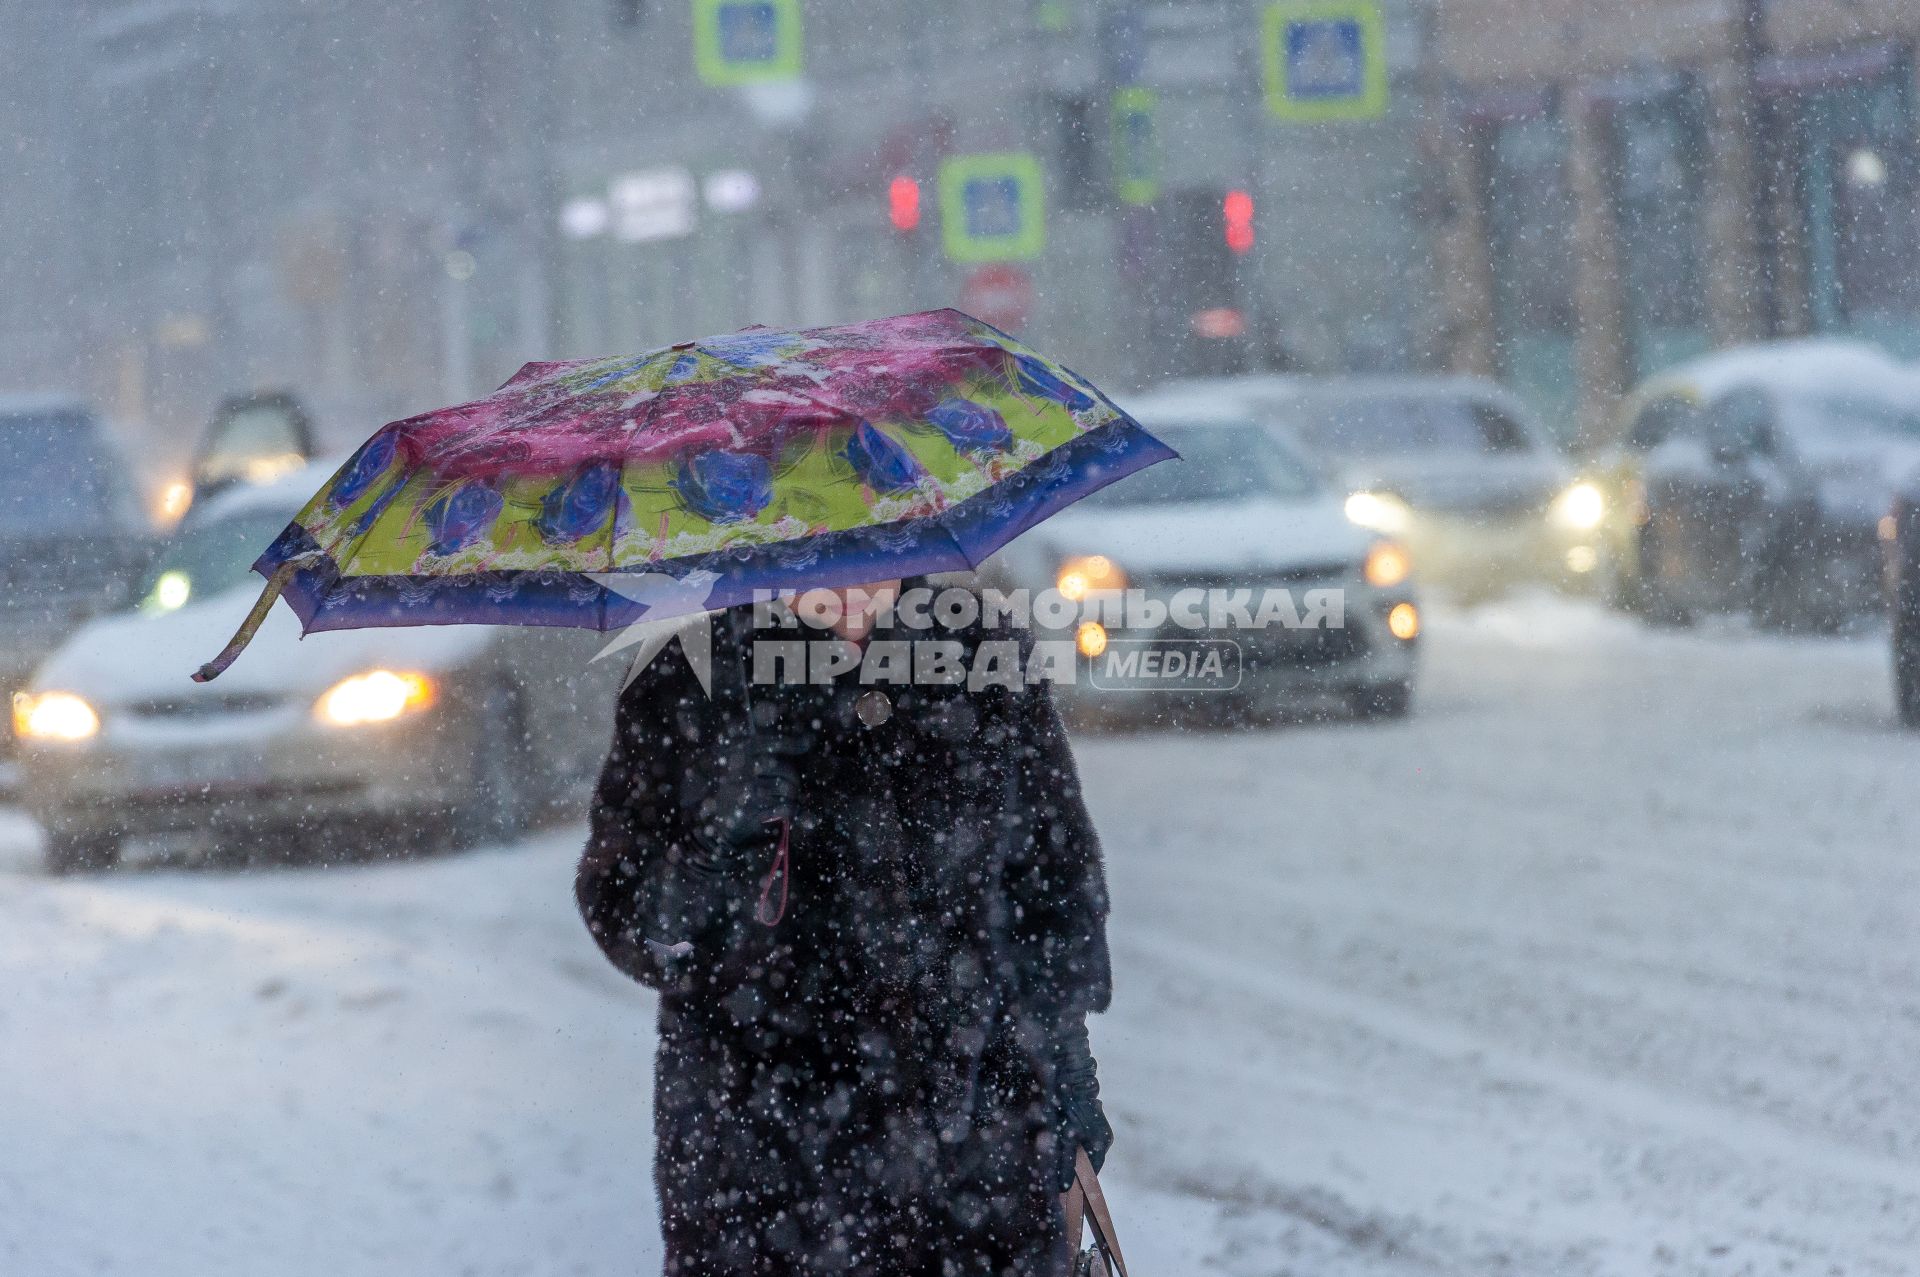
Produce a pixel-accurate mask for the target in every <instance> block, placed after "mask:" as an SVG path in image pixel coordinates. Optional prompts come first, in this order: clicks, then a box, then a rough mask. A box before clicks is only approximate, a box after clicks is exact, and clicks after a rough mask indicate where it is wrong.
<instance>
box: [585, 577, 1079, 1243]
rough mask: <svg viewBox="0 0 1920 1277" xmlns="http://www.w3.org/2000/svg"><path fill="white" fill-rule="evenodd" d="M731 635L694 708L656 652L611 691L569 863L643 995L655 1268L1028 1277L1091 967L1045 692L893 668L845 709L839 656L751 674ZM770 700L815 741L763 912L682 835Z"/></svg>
mask: <svg viewBox="0 0 1920 1277" xmlns="http://www.w3.org/2000/svg"><path fill="white" fill-rule="evenodd" d="M751 626H752V621H751V615H750V612H749V611H748V610H747V609H735V610H734V611H733V612H730V613H727V614H725V615H723V616H722V617H720V618H718V620H717V622H716V624H715V626H714V647H713V652H714V665H715V673H714V677H715V695H714V696H713V697H712V698H711V699H710V698H709V697H708V696H707V695H706V694H704V693H703V692H702V691H701V689H700V686H699V684H698V683H697V682H696V680H695V679H694V677H693V675H692V672H691V670H690V668H689V667H688V665H687V663H686V660H685V659H684V657H683V655H682V654H681V652H680V650H679V648H678V646H677V645H673V646H670V647H669V648H668V649H667V650H666V651H665V652H663V653H662V654H661V655H660V657H659V658H658V659H657V660H656V661H655V662H654V663H653V665H652V666H651V667H650V668H649V669H648V670H647V671H645V672H644V673H643V674H642V675H641V676H640V677H639V678H638V679H637V680H636V681H635V682H634V683H633V684H632V685H631V686H630V687H629V688H628V689H627V692H626V693H625V695H624V697H623V698H622V700H621V703H620V709H619V716H618V726H617V730H616V733H615V738H614V743H613V747H612V750H611V752H610V753H609V755H608V758H607V762H606V767H605V770H604V772H603V773H602V776H601V779H600V784H599V788H598V791H597V793H596V797H595V801H594V806H593V814H592V834H591V839H590V841H589V843H588V846H587V849H586V854H585V856H584V857H583V859H582V861H581V866H580V874H579V879H578V894H579V900H580V907H581V911H582V913H583V914H584V916H585V918H586V920H587V924H588V926H589V928H590V929H591V930H592V932H593V935H594V937H595V939H596V940H597V942H598V943H599V944H600V946H601V948H602V949H603V950H604V951H605V953H606V954H607V956H608V958H609V959H610V960H611V961H612V962H613V963H614V964H615V965H616V966H618V967H619V968H620V969H621V970H622V971H625V972H626V973H627V974H629V975H631V976H632V977H633V978H634V979H636V980H639V981H641V982H643V983H645V984H647V985H650V986H652V987H654V988H656V989H659V990H660V991H661V995H662V996H661V1001H660V1045H659V1059H658V1068H657V1071H656V1074H655V1100H654V1126H655V1132H656V1137H657V1149H656V1161H655V1177H656V1182H657V1186H658V1190H659V1199H660V1209H661V1219H662V1229H663V1232H664V1234H665V1242H666V1254H667V1261H666V1270H667V1273H668V1274H669V1275H670V1277H721V1275H722V1274H728V1275H730V1274H741V1275H743V1277H744V1275H745V1274H754V1275H755V1277H768V1275H784V1274H815V1273H820V1274H827V1273H831V1274H846V1275H848V1277H986V1275H988V1274H993V1275H995V1277H999V1275H1002V1274H1006V1275H1010V1277H1052V1275H1053V1274H1054V1273H1056V1272H1059V1271H1063V1266H1064V1263H1065V1252H1064V1245H1063V1243H1062V1240H1061V1227H1062V1226H1061V1220H1060V1210H1059V1205H1058V1199H1057V1198H1056V1197H1055V1196H1054V1191H1053V1185H1052V1183H1051V1182H1050V1181H1051V1176H1052V1174H1053V1172H1052V1169H1051V1167H1052V1165H1053V1159H1054V1156H1055V1142H1056V1139H1057V1135H1056V1132H1057V1131H1058V1130H1059V1127H1060V1121H1061V1116H1060V1109H1059V1100H1058V1098H1057V1097H1056V1095H1055V1090H1054V1083H1053V1056H1052V1044H1053V1041H1054V1039H1055V1036H1056V1035H1057V1034H1058V1033H1059V1032H1060V1031H1061V1026H1063V1025H1065V1024H1069V1023H1074V1024H1077V1023H1079V1022H1081V1021H1083V1018H1084V1016H1085V1015H1086V1013H1087V1012H1089V1011H1096V1010H1101V1009H1104V1008H1105V1006H1106V1003H1107V999H1108V993H1109V971H1108V961H1107V947H1106V931H1105V926H1106V911H1107V905H1106V890H1105V885H1104V882H1103V878H1102V872H1101V862H1100V850H1099V844H1098V841H1097V839H1096V838H1095V835H1094V832H1093V827H1092V824H1091V823H1090V821H1089V820H1088V817H1087V812H1086V808H1085V806H1084V805H1083V803H1082V801H1081V796H1080V787H1079V780H1078V777H1077V775H1076V773H1075V769H1074V763H1073V758H1072V755H1071V753H1070V752H1069V750H1068V746H1067V740H1066V736H1065V734H1064V732H1063V731H1062V729H1061V726H1060V722H1059V719H1058V717H1057V716H1056V714H1055V711H1054V707H1053V704H1052V700H1051V698H1050V696H1049V694H1048V691H1047V688H1046V686H1045V685H1044V684H1041V685H1038V686H1032V687H1022V688H1020V689H1018V690H1015V689H1010V688H1005V687H983V688H981V689H979V690H976V691H971V692H970V691H968V690H967V689H966V688H965V687H964V686H957V687H956V686H928V687H892V688H888V689H887V691H888V693H889V695H890V696H891V698H892V699H893V701H894V703H895V706H896V709H895V712H894V714H893V716H892V718H891V719H889V720H888V721H887V722H886V723H884V724H881V725H879V726H877V727H867V726H863V725H862V724H861V723H860V722H859V721H858V719H857V718H856V717H855V715H854V712H853V702H854V699H855V698H856V697H857V696H858V695H859V694H860V693H861V691H863V690H864V689H863V688H862V687H861V686H860V685H859V683H858V681H857V679H858V675H857V673H854V674H848V675H844V676H842V679H841V681H840V682H839V683H838V684H831V685H826V686H812V687H781V688H777V689H766V688H760V687H754V688H748V687H747V685H746V682H747V680H746V670H747V668H748V662H749V655H748V651H749V648H750V646H751V643H752V640H753V638H754V631H753V629H752V628H751ZM760 636H761V637H763V638H765V637H784V638H792V637H795V634H794V633H793V632H792V631H787V632H785V633H783V634H776V635H769V634H768V633H767V632H764V631H763V632H761V635H760ZM883 637H884V636H883ZM912 637H929V638H945V639H955V640H958V641H960V642H962V643H963V644H965V645H966V647H967V649H968V650H969V651H971V650H973V649H974V647H975V646H976V645H977V644H978V643H979V642H981V641H982V640H983V639H985V638H995V639H1010V638H1011V637H1012V636H1011V635H1010V634H990V633H983V632H982V630H981V629H980V628H979V627H977V626H976V627H972V628H969V629H966V630H955V631H946V630H938V629H936V630H935V631H934V632H932V633H926V632H922V633H920V634H918V635H913V636H912ZM736 687H737V688H738V689H739V691H738V695H737V696H736V695H735V694H734V693H733V691H732V689H734V688H736ZM768 695H772V696H774V697H775V698H776V699H777V700H778V703H779V704H780V706H781V714H782V715H783V717H787V716H791V718H792V720H793V721H800V722H804V723H805V724H807V726H809V727H810V728H811V729H812V730H814V731H815V732H816V733H817V743H816V747H815V748H814V749H813V750H812V752H811V753H810V754H809V755H808V756H807V758H806V759H805V761H804V763H803V764H802V767H801V777H800V780H801V783H800V797H799V802H798V815H797V817H796V819H795V821H794V823H793V829H792V839H791V855H790V869H789V871H788V883H787V887H788V900H787V906H786V911H785V915H784V917H783V918H782V919H781V920H780V921H779V922H778V923H777V925H773V926H767V925H764V924H763V923H762V922H761V921H759V920H758V919H757V918H756V906H757V905H758V904H759V903H760V901H761V897H762V894H763V887H764V886H765V885H766V884H765V874H766V872H767V871H768V870H770V869H771V868H772V865H771V863H770V861H769V862H768V863H766V864H761V863H759V862H760V861H761V860H762V859H764V858H761V857H755V863H754V865H753V866H752V867H751V869H750V870H748V871H746V872H744V873H743V872H741V871H739V870H738V869H737V868H736V869H735V870H733V871H732V872H731V873H728V874H714V873H711V872H706V873H703V872H700V871H698V868H697V866H696V865H694V864H689V861H690V860H692V861H695V862H698V861H699V860H700V859H701V858H700V857H699V855H698V853H697V851H696V849H695V847H694V845H693V844H692V843H691V841H690V840H689V837H688V830H689V826H690V818H691V817H690V814H691V813H693V812H695V811H697V810H698V808H699V804H700V803H701V801H702V800H703V799H705V798H707V797H709V793H710V789H711V784H712V782H711V779H710V773H709V770H708V768H707V767H706V766H705V765H703V764H704V763H705V761H706V760H708V759H710V758H711V757H712V756H713V751H715V750H720V749H729V748H738V747H739V745H738V742H739V740H740V736H739V730H740V727H741V723H742V722H743V721H744V715H745V710H744V706H743V705H742V704H741V703H740V698H742V697H765V696H768ZM778 894H779V889H778V886H777V885H775V886H774V887H773V888H772V889H771V891H770V892H769V893H768V905H769V910H770V908H771V905H772V904H773V903H775V902H777V898H778Z"/></svg>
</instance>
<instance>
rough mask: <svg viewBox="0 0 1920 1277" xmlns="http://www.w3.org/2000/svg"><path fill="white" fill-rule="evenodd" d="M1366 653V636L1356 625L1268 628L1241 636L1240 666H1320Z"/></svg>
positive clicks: (1314, 667) (1279, 667)
mask: <svg viewBox="0 0 1920 1277" xmlns="http://www.w3.org/2000/svg"><path fill="white" fill-rule="evenodd" d="M1366 654H1367V638H1366V635H1365V634H1363V633H1361V632H1360V630H1359V629H1358V628H1356V627H1355V626H1351V625H1348V626H1342V627H1341V628H1339V629H1331V628H1321V627H1318V626H1316V627H1314V628H1311V629H1298V630H1289V629H1277V628H1276V629H1269V630H1262V631H1260V632H1259V633H1257V634H1251V635H1245V636H1241V638H1240V667H1241V669H1243V670H1246V671H1253V670H1259V669H1320V668H1324V667H1327V666H1333V665H1344V664H1346V663H1347V662H1349V661H1357V660H1359V659H1360V658H1361V657H1363V656H1365V655H1366Z"/></svg>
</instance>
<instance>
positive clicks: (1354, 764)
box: [0, 599, 1920, 1277]
mask: <svg viewBox="0 0 1920 1277" xmlns="http://www.w3.org/2000/svg"><path fill="white" fill-rule="evenodd" d="M1425 661H1426V666H1425V670H1424V672H1423V678H1424V680H1425V681H1424V686H1423V688H1422V691H1421V695H1420V698H1419V700H1418V702H1417V705H1416V709H1415V713H1414V716H1413V718H1412V719H1411V720H1410V721H1409V722H1407V723H1405V724H1400V725H1386V726H1378V725H1363V724H1348V723H1338V724H1308V725H1295V726H1283V727H1278V728H1273V729H1268V730H1261V731H1255V732H1227V731H1219V732H1200V731H1196V732H1191V733H1184V734H1181V733H1172V732H1142V733H1137V734H1132V735H1126V736H1106V737H1093V738H1083V739H1081V740H1079V741H1078V742H1077V748H1078V750H1079V755H1080V761H1081V766H1082V769H1083V771H1084V773H1085V774H1086V777H1087V780H1088V784H1089V789H1090V792H1091V798H1092V805H1093V809H1094V815H1095V817H1096V819H1097V821H1098V822H1099V824H1100V828H1101V831H1102V834H1103V837H1104V839H1105V844H1106V851H1107V857H1108V863H1109V873H1110V876H1111V885H1112V893H1113V899H1114V915H1113V920H1112V924H1111V936H1112V940H1113V944H1114V951H1115V958H1116V962H1117V971H1116V981H1117V989H1118V992H1117V996H1116V1001H1115V1006H1114V1010H1113V1011H1112V1013H1111V1014H1109V1015H1107V1016H1105V1017H1103V1018H1102V1019H1101V1020H1099V1021H1097V1022H1096V1023H1095V1026H1094V1045H1095V1049H1096V1051H1097V1053H1098V1054H1099V1057H1100V1061H1101V1072H1102V1079H1103V1089H1104V1093H1105V1097H1106V1102H1107V1106H1108V1111H1109V1113H1110V1114H1111V1116H1112V1118H1113V1122H1114V1125H1115V1127H1116V1128H1117V1130H1118V1143H1117V1144H1116V1147H1115V1150H1114V1153H1113V1157H1112V1160H1111V1162H1110V1171H1109V1176H1108V1179H1109V1181H1110V1189H1109V1191H1110V1196H1111V1198H1112V1199H1113V1204H1114V1207H1115V1211H1116V1215H1117V1218H1118V1222H1119V1224H1120V1227H1121V1229H1122V1239H1123V1241H1124V1242H1125V1244H1126V1248H1127V1251H1128V1258H1129V1259H1130V1261H1131V1262H1132V1266H1133V1267H1134V1269H1135V1271H1136V1272H1137V1273H1139V1274H1140V1275H1141V1277H1156V1275H1157V1277H1190V1275H1198V1274H1223V1275H1230V1277H1278V1275H1280V1274H1291V1275H1294V1277H1326V1275H1331V1277H1357V1275H1367V1277H1372V1275H1374V1274H1426V1273H1446V1274H1461V1275H1463V1277H1467V1275H1471V1277H1486V1275H1490V1274H1509V1273H1510V1274H1515V1275H1517V1277H1535V1275H1540V1274H1663V1275H1664V1274H1674V1275H1680V1274H1703V1275H1707V1274H1711V1275H1714V1277H1719V1275H1721V1274H1777V1273H1778V1274H1785V1273H1796V1274H1822V1275H1825V1274H1846V1275H1848V1277H1852V1275H1854V1274H1897V1273H1909V1272H1920V1086H1916V1080H1920V1073H1917V1072H1916V1064H1915V1062H1916V1061H1920V874H1916V872H1915V862H1916V857H1920V736H1916V735H1914V734H1911V733H1903V732H1901V731H1900V730H1898V729H1897V728H1896V727H1895V726H1894V723H1893V715H1892V709H1891V694H1890V691H1889V686H1888V684H1889V675H1888V660H1887V654H1886V643H1885V638H1884V635H1881V634H1879V633H1877V632H1876V633H1874V634H1871V635H1868V636H1865V637H1860V638H1853V639H1842V640H1812V639H1806V640H1789V639H1781V638H1774V637H1768V636H1763V635H1757V634H1753V633H1749V632H1748V631H1746V630H1744V629H1741V628H1736V627H1733V626H1710V627H1707V628H1704V629H1702V630H1700V631H1698V632H1678V633H1657V632H1650V631H1647V630H1645V629H1643V628H1641V627H1639V626H1637V625H1636V624H1634V623H1631V622H1629V621H1626V620H1623V619H1619V618H1616V617H1613V616H1610V615H1606V614H1604V613H1602V612H1600V611H1598V610H1597V609H1594V608H1591V607H1589V606H1587V605H1582V604H1573V603H1566V602H1559V601H1552V600H1544V599H1543V600H1529V601H1518V602H1510V603H1506V604H1501V605H1497V606H1492V607H1488V608H1485V609H1482V610H1479V611H1475V612H1469V613H1463V614H1443V615H1440V616H1437V617H1436V618H1435V619H1434V621H1433V623H1432V625H1431V628H1430V631H1429V640H1428V643H1427V646H1426V651H1425ZM0 836H4V840H5V842H4V849H3V850H0V1273H5V1274H9V1275H14V1277H52V1275H54V1274H69V1273H73V1274H80V1273H126V1274H141V1275H142V1277H225V1275H227V1274H233V1275H235V1277H240V1275H245V1277H256V1275H259V1274H314V1275H316V1277H318V1275H321V1274H327V1275H331V1274H383V1275H391V1277H425V1275H428V1274H434V1275H438V1274H463V1273H471V1274H574V1273H578V1274H616V1273H620V1274H627V1273H648V1272H653V1271H657V1270H658V1242H657V1239H656V1236H655V1224H654V1218H653V1206H652V1196H651V1188H650V1183H649V1176H650V1170H651V1149H652V1139H651V1132H650V1130H649V1125H648V1121H649V1117H648V1112H649V1090H650V1086H651V1053H652V1038H653V1029H652V1016H653V1005H652V997H651V995H650V994H648V993H646V992H645V991H644V990H641V989H639V988H637V987H634V986H631V985H629V984H627V983H626V982H624V981H623V980H622V979H621V978H619V977H618V976H617V975H616V974H615V973H614V972H613V971H612V970H611V969H610V968H609V967H607V966H606V965H605V964H604V963H603V962H602V961H601V959H600V957H599V955H598V953H597V952H596V951H595V950H594V948H593V947H592V945H591V943H590V942H589V940H588V938H587V936H586V934H585V932H584V931H583V929H582V927H581V925H580V923H579V921H578V919H577V918H576V916H575V914H574V912H573V904H572V897H571V874H572V862H573V857H574V855H575V854H576V852H577V848H578V842H579V838H580V832H579V829H578V828H577V827H571V826H570V827H563V828H557V829H555V830H552V831H549V832H547V833H545V834H542V835H541V836H539V837H537V838H534V839H532V840H529V841H528V842H526V843H525V844H523V845H519V846H515V847H512V848H506V849H501V850H495V851H488V852H482V853H478V854H472V855H466V856H459V857H450V858H445V859H439V860H433V861H424V862H418V863H401V864H391V865H376V866H366V867H355V868H345V869H324V870H322V869H281V870H273V869H265V870H256V871H252V872H246V873H241V872H237V871H233V870H195V869H178V868H174V869H165V870H153V871H145V872H141V871H133V872H127V873H123V874H121V875H119V876H109V877H102V878H94V879H79V880H62V881H55V880H50V879H48V878H46V877H44V876H42V875H41V872H40V869H39V864H38V858H37V833H36V832H35V831H34V830H33V828H32V827H31V825H30V824H28V823H27V822H26V821H25V819H24V818H23V817H19V816H17V815H13V814H11V813H8V814H6V816H5V819H4V822H3V826H0Z"/></svg>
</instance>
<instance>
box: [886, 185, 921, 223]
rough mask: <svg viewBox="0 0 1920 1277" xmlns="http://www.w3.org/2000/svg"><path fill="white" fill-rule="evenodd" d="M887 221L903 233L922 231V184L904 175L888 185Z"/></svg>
mask: <svg viewBox="0 0 1920 1277" xmlns="http://www.w3.org/2000/svg"><path fill="white" fill-rule="evenodd" d="M887 220H889V221H891V222H892V223H893V229H894V230H896V231H900V232H902V233H905V232H907V231H914V230H918V229H920V183H919V182H918V181H916V180H915V179H913V178H911V177H908V176H907V175H906V174H904V173H902V174H901V175H900V176H899V177H896V178H894V179H893V181H892V182H890V183H888V185H887Z"/></svg>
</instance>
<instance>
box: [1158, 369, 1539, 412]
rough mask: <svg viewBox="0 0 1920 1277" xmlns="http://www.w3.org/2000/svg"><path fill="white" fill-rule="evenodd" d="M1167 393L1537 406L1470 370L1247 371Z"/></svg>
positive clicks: (1509, 408) (1185, 383)
mask: <svg viewBox="0 0 1920 1277" xmlns="http://www.w3.org/2000/svg"><path fill="white" fill-rule="evenodd" d="M1151 393H1161V394H1169V395H1172V394H1178V395H1183V396H1184V395H1195V396H1205V397H1218V398H1219V399H1220V400H1221V401H1222V402H1238V403H1242V404H1244V403H1245V402H1247V401H1248V400H1250V399H1257V400H1266V401H1269V402H1271V401H1274V400H1280V399H1311V398H1314V397H1316V396H1326V397H1348V398H1372V397H1381V398H1399V397H1414V398H1442V399H1467V400H1478V401H1480V402H1483V403H1490V404H1494V405H1496V406H1498V407H1500V408H1501V409H1502V410H1504V411H1506V412H1507V413H1509V414H1510V415H1514V416H1518V417H1521V418H1523V419H1525V420H1529V421H1531V420H1532V418H1533V413H1532V410H1531V409H1529V408H1528V407H1527V405H1526V404H1525V402H1524V401H1522V400H1521V399H1520V398H1519V397H1518V396H1516V395H1515V394H1514V393H1513V392H1512V391H1510V390H1508V389H1507V388H1506V387H1505V386H1503V385H1501V384H1500V383H1499V382H1497V381H1494V380H1493V379H1492V378H1489V377H1476V376H1473V375H1472V374H1469V373H1361V374H1345V373H1343V374H1339V375H1335V376H1301V375H1298V374H1294V373H1242V374H1239V375H1236V376H1231V377H1184V378H1181V379H1179V380H1176V381H1170V382H1166V383H1164V384H1163V385H1162V386H1160V387H1158V388H1157V389H1156V391H1155V392H1151Z"/></svg>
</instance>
